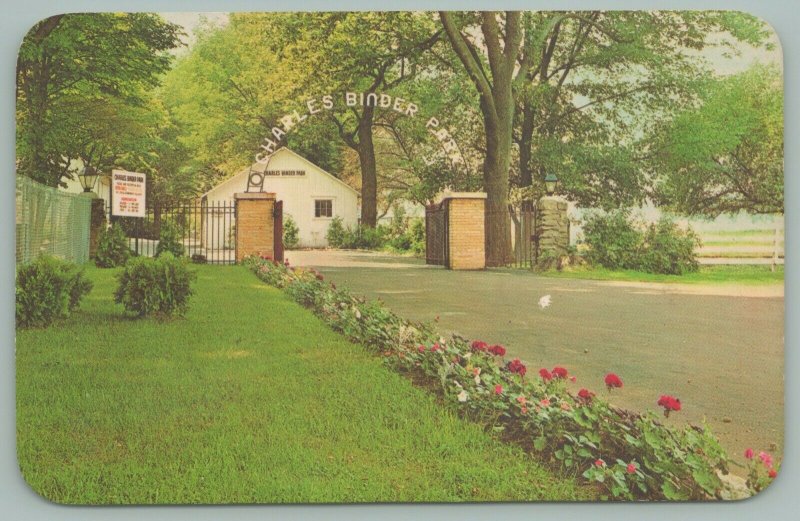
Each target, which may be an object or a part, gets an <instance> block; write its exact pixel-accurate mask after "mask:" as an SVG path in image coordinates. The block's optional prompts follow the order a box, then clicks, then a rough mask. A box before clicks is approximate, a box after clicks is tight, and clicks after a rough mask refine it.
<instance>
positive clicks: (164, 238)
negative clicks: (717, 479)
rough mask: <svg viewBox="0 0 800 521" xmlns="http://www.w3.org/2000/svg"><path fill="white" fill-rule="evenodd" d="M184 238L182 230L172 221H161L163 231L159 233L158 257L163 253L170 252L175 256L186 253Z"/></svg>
mask: <svg viewBox="0 0 800 521" xmlns="http://www.w3.org/2000/svg"><path fill="white" fill-rule="evenodd" d="M182 238H183V236H182V234H181V232H180V230H179V229H178V227H177V226H175V225H174V224H173V223H171V222H170V221H164V222H162V223H161V231H160V232H159V235H158V246H156V257H160V256H161V254H162V253H165V252H169V253H171V254H172V255H173V256H175V257H181V256H183V254H184V250H183V244H182V243H181V239H182Z"/></svg>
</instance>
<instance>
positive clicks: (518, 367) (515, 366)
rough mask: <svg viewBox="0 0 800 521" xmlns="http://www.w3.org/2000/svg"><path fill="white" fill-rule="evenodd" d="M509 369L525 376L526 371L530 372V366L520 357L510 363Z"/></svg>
mask: <svg viewBox="0 0 800 521" xmlns="http://www.w3.org/2000/svg"><path fill="white" fill-rule="evenodd" d="M508 370H509V371H511V372H512V373H517V374H518V375H520V376H525V373H527V372H528V368H527V367H525V364H523V363H522V362H521V361H520V359H519V358H515V359H514V360H512V361H510V362H509V363H508Z"/></svg>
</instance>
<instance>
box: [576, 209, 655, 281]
mask: <svg viewBox="0 0 800 521" xmlns="http://www.w3.org/2000/svg"><path fill="white" fill-rule="evenodd" d="M583 235H584V240H585V241H586V244H588V245H589V248H590V249H589V251H588V252H587V253H586V260H588V261H589V262H590V263H592V264H597V265H600V266H603V267H605V268H608V269H610V270H620V269H636V264H637V259H636V258H637V255H638V253H639V248H640V247H641V243H642V234H641V232H640V231H639V230H637V229H636V228H635V227H634V226H633V224H631V222H630V219H629V217H628V213H627V212H625V211H616V212H611V213H608V214H594V215H590V216H589V217H588V218H587V219H586V223H585V224H584V225H583Z"/></svg>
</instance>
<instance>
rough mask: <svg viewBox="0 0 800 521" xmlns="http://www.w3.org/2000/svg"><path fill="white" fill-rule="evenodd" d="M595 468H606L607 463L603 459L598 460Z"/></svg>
mask: <svg viewBox="0 0 800 521" xmlns="http://www.w3.org/2000/svg"><path fill="white" fill-rule="evenodd" d="M594 466H595V467H605V466H606V462H605V461H603V460H601V459H597V460H595V462H594Z"/></svg>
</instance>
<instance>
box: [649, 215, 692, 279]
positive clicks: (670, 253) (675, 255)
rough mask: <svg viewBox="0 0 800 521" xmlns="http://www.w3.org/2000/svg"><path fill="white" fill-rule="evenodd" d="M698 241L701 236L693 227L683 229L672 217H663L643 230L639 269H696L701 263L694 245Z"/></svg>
mask: <svg viewBox="0 0 800 521" xmlns="http://www.w3.org/2000/svg"><path fill="white" fill-rule="evenodd" d="M699 245H700V240H699V238H698V237H697V235H696V234H695V233H694V231H692V230H691V229H688V230H681V229H680V228H679V227H678V226H677V225H675V223H673V222H672V221H671V220H669V219H667V218H662V219H661V220H659V221H658V223H656V224H651V225H650V226H649V227H648V228H647V231H645V233H644V242H643V248H642V252H641V254H640V257H639V269H640V270H642V271H646V272H649V273H663V274H667V275H683V274H684V273H692V272H695V271H697V269H698V266H699V265H698V263H697V257H696V256H695V248H697V247H698V246H699Z"/></svg>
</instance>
